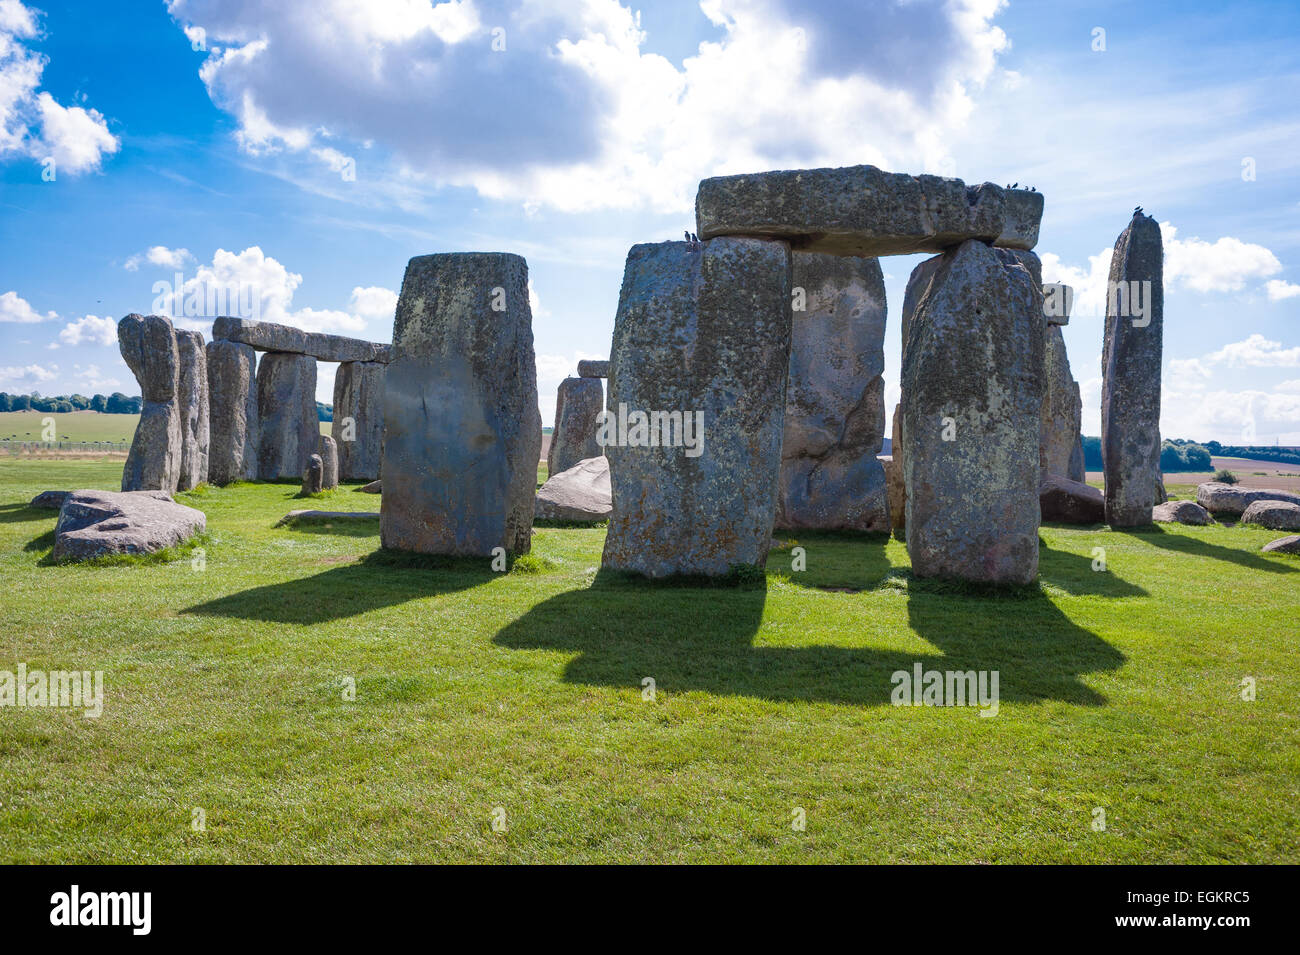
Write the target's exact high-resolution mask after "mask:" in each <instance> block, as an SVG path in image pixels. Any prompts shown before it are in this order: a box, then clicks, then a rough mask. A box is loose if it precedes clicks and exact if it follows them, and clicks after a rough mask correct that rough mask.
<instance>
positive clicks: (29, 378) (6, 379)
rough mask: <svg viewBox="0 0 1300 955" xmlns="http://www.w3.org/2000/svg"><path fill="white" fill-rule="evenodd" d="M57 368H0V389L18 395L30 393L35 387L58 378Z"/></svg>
mask: <svg viewBox="0 0 1300 955" xmlns="http://www.w3.org/2000/svg"><path fill="white" fill-rule="evenodd" d="M58 374H59V366H58V365H50V366H49V367H46V366H44V365H9V366H7V367H0V388H2V389H5V390H13V391H17V392H19V393H25V392H28V391H31V390H32V389H33V388H35V387H36V386H37V385H40V384H43V383H45V382H47V381H51V380H53V379H54V378H56V377H58Z"/></svg>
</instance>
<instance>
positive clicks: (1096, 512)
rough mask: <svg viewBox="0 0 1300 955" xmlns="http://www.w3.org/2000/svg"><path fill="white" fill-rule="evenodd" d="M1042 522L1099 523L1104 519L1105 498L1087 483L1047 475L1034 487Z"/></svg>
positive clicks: (1057, 475) (1062, 476) (1058, 475)
mask: <svg viewBox="0 0 1300 955" xmlns="http://www.w3.org/2000/svg"><path fill="white" fill-rule="evenodd" d="M1038 508H1039V513H1040V515H1041V516H1042V519H1043V520H1045V521H1054V522H1056V523H1059V524H1100V523H1102V522H1103V521H1104V520H1106V499H1105V497H1104V496H1103V495H1102V493H1101V491H1099V490H1097V489H1096V488H1095V487H1093V486H1092V485H1091V484H1084V483H1082V482H1080V481H1072V480H1070V479H1069V478H1068V477H1065V476H1064V475H1062V474H1048V475H1045V476H1044V477H1043V480H1042V483H1041V484H1039V486H1038Z"/></svg>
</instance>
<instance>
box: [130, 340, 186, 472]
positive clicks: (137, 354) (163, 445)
mask: <svg viewBox="0 0 1300 955" xmlns="http://www.w3.org/2000/svg"><path fill="white" fill-rule="evenodd" d="M117 341H118V347H119V348H120V350H121V352H122V358H123V360H125V361H126V364H127V367H128V368H130V369H131V373H132V374H134V375H135V377H136V380H137V381H138V382H139V383H140V393H141V394H142V395H143V396H144V404H143V407H142V408H141V409H140V421H139V423H138V424H137V425H136V429H135V436H134V437H133V438H132V439H131V449H130V451H128V452H127V456H126V464H125V466H124V467H123V469H122V490H123V491H140V490H161V491H174V490H176V487H177V483H178V482H179V480H180V470H181V442H182V433H181V420H180V412H179V409H178V407H177V401H176V393H177V389H178V387H179V379H180V356H179V351H178V348H177V343H176V330H175V329H174V328H173V327H172V323H171V320H170V319H167V318H164V317H163V316H161V315H149V316H142V315H135V314H131V315H128V316H126V317H125V318H123V319H122V320H121V321H120V322H118V323H117Z"/></svg>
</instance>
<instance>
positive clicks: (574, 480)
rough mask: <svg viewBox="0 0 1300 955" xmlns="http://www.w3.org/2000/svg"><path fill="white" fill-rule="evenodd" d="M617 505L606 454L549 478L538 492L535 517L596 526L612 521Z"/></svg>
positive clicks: (588, 459) (584, 461)
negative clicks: (613, 510)
mask: <svg viewBox="0 0 1300 955" xmlns="http://www.w3.org/2000/svg"><path fill="white" fill-rule="evenodd" d="M613 506H614V503H613V498H612V496H611V492H610V485H609V459H608V458H606V457H605V456H604V455H600V456H599V457H593V458H587V459H586V460H583V461H579V462H578V463H577V464H576V465H574V466H573V467H571V468H569V469H568V470H567V471H561V472H559V473H558V474H553V475H551V476H550V477H549V478H547V480H546V483H545V484H543V485H542V486H541V487H540V488H538V489H537V500H536V502H535V504H534V508H533V517H535V518H536V519H538V520H547V521H579V522H584V523H587V522H590V523H595V522H598V521H604V520H607V519H608V518H609V512H610V511H611V510H612V509H613Z"/></svg>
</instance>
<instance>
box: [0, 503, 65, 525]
mask: <svg viewBox="0 0 1300 955" xmlns="http://www.w3.org/2000/svg"><path fill="white" fill-rule="evenodd" d="M58 516H59V511H58V509H57V508H52V507H51V508H46V507H29V506H28V505H26V504H0V524H28V523H31V522H32V521H41V520H46V519H49V518H56V517H58Z"/></svg>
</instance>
